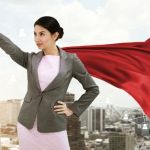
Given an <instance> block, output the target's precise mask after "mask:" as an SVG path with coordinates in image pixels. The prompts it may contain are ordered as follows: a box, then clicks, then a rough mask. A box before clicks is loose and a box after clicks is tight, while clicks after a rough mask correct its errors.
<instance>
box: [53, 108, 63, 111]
mask: <svg viewBox="0 0 150 150" xmlns="http://www.w3.org/2000/svg"><path fill="white" fill-rule="evenodd" d="M54 111H64V109H63V108H62V109H54Z"/></svg>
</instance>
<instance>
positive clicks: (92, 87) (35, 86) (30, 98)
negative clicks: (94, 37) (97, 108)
mask: <svg viewBox="0 0 150 150" xmlns="http://www.w3.org/2000/svg"><path fill="white" fill-rule="evenodd" d="M0 47H1V48H2V49H3V50H4V51H5V52H6V53H7V54H9V55H10V57H11V58H12V59H13V60H14V61H15V62H16V63H18V64H19V65H21V66H22V67H24V68H25V69H26V70H27V79H28V88H27V93H26V95H25V97H24V101H23V104H22V107H21V110H20V113H19V116H18V122H19V123H20V124H22V125H23V126H24V127H26V128H27V129H32V128H33V126H34V125H35V121H36V123H37V131H38V132H41V133H48V132H51V133H52V132H55V133H56V132H60V131H65V130H66V128H67V117H66V115H65V114H57V112H54V110H53V107H54V105H55V104H56V102H57V101H64V97H65V94H66V91H67V89H68V86H69V83H70V81H71V79H72V78H73V77H74V78H76V79H77V80H78V81H79V82H80V83H81V84H82V86H83V88H84V89H85V90H86V91H85V93H84V94H83V95H81V97H80V98H79V99H78V100H77V101H75V102H74V103H73V104H71V105H69V106H68V107H69V108H70V109H71V110H72V111H73V115H75V116H76V117H79V116H80V115H81V114H82V113H83V111H84V110H85V109H86V108H87V107H88V106H89V105H90V104H91V103H92V101H93V100H94V99H95V98H96V97H97V95H98V94H99V87H98V86H97V85H96V83H95V82H94V80H93V78H92V77H91V76H90V74H89V73H88V71H87V70H86V68H85V67H84V65H83V63H82V62H81V61H80V59H79V58H78V56H77V55H76V54H75V53H73V54H72V53H68V52H65V51H64V50H62V49H61V48H59V47H58V46H57V48H58V50H59V56H60V61H59V70H58V74H57V75H56V76H55V77H53V79H52V80H51V82H50V83H49V84H48V85H47V86H46V87H45V88H44V89H43V90H42V89H41V84H40V81H39V77H38V67H39V64H40V62H41V60H42V58H43V56H45V55H44V53H43V51H39V52H37V53H35V52H31V53H28V52H24V51H22V50H21V49H20V48H19V47H17V46H16V45H15V44H14V43H13V42H12V41H10V40H9V39H8V38H7V37H6V36H4V35H3V34H0ZM36 119H37V120H36Z"/></svg>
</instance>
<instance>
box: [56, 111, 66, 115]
mask: <svg viewBox="0 0 150 150" xmlns="http://www.w3.org/2000/svg"><path fill="white" fill-rule="evenodd" d="M57 114H65V113H64V112H63V111H60V112H57Z"/></svg>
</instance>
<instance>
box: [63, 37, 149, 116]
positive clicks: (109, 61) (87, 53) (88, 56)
mask: <svg viewBox="0 0 150 150" xmlns="http://www.w3.org/2000/svg"><path fill="white" fill-rule="evenodd" d="M62 49H63V50H65V51H67V52H70V53H76V54H77V55H78V57H79V58H80V59H81V61H82V62H83V63H84V65H85V67H86V68H87V70H88V72H89V73H90V74H91V75H92V76H94V77H96V78H99V79H102V80H105V81H106V82H108V83H110V84H112V85H114V86H116V87H118V88H121V89H123V90H125V91H126V92H128V93H129V94H130V95H132V96H133V97H134V99H135V100H136V101H137V102H138V103H139V105H140V106H141V107H142V109H143V110H144V112H145V114H147V115H148V116H149V117H150V60H149V59H150V39H148V40H147V41H145V42H130V43H117V44H105V45H87V46H70V47H63V48H62Z"/></svg>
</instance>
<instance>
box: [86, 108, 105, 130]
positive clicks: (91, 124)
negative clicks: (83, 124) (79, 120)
mask: <svg viewBox="0 0 150 150" xmlns="http://www.w3.org/2000/svg"><path fill="white" fill-rule="evenodd" d="M104 128H105V110H104V109H103V108H96V107H90V108H89V109H88V131H89V132H94V131H99V132H102V131H103V130H104Z"/></svg>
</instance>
